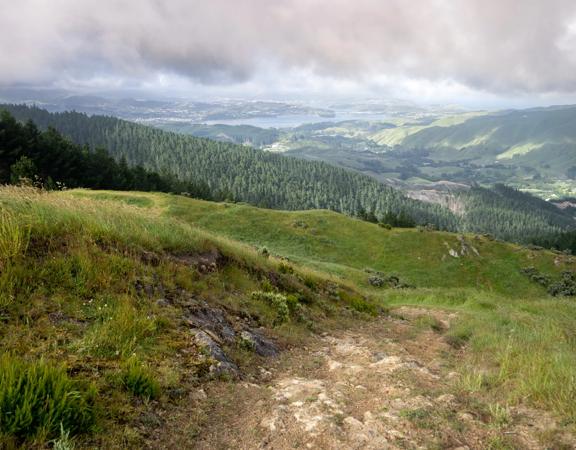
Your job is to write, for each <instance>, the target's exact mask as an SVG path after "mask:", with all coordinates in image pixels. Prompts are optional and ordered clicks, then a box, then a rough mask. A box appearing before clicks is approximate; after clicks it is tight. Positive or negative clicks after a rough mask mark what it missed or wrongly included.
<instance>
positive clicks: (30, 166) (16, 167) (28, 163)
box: [10, 156, 38, 184]
mask: <svg viewBox="0 0 576 450" xmlns="http://www.w3.org/2000/svg"><path fill="white" fill-rule="evenodd" d="M37 173H38V168H37V167H36V164H34V161H32V160H31V159H30V158H28V157H27V156H22V157H20V159H19V160H18V161H16V162H15V163H14V164H12V165H11V166H10V182H11V183H12V184H18V183H19V182H21V181H23V180H29V181H33V180H34V178H35V177H36V175H37Z"/></svg>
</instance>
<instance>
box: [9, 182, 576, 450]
mask: <svg viewBox="0 0 576 450" xmlns="http://www.w3.org/2000/svg"><path fill="white" fill-rule="evenodd" d="M233 238H234V239H233ZM240 240H242V241H244V243H242V242H240ZM247 244H249V245H247ZM254 246H256V247H257V248H254ZM263 246H267V248H268V251H267V252H264V251H263V250H262V247H263ZM477 252H478V253H477ZM270 253H272V255H270ZM274 254H277V255H278V256H274ZM454 255H456V256H457V257H456V256H454ZM286 257H289V259H286ZM525 265H530V266H533V267H534V268H535V269H533V272H532V273H534V270H535V271H536V273H540V275H541V276H546V275H547V276H549V277H551V278H552V279H557V278H559V277H560V272H561V271H563V270H566V269H569V270H572V271H573V270H574V267H575V263H574V260H573V259H572V258H570V257H568V256H566V255H561V254H557V253H552V252H547V251H531V250H527V249H524V248H521V247H517V246H513V245H510V244H505V243H500V242H494V241H490V240H487V239H484V238H480V239H478V240H477V239H475V238H474V237H473V236H465V237H463V238H459V237H458V236H456V235H451V234H449V233H438V232H417V231H415V230H383V229H381V228H378V227H377V226H375V225H372V224H369V223H365V222H361V221H358V220H354V219H351V218H348V217H345V216H342V215H339V214H336V213H333V212H329V211H304V212H298V211H296V212H282V211H270V210H260V209H258V208H253V207H249V206H246V205H230V204H216V203H210V202H204V201H197V200H191V199H186V198H183V197H178V196H172V195H167V194H150V193H125V192H124V193H122V192H112V191H110V192H91V191H86V190H83V191H67V192H51V193H47V192H43V191H37V190H34V189H28V188H26V189H23V188H10V187H2V188H0V320H1V321H2V327H1V328H0V348H1V349H2V351H1V354H0V368H1V370H0V409H1V410H2V412H3V414H2V415H0V446H4V447H8V448H11V447H16V446H17V445H24V446H26V447H33V446H37V447H42V446H47V445H58V446H60V447H62V446H67V447H70V446H71V444H70V440H71V438H72V437H73V439H74V444H75V446H76V448H95V447H96V448H134V449H136V448H138V449H140V448H159V447H168V448H182V447H190V446H193V447H195V448H214V447H215V446H219V447H230V446H238V445H241V446H244V447H246V448H254V447H258V446H261V445H265V444H266V443H271V444H272V445H273V446H274V447H275V448H280V449H284V448H294V447H295V446H298V445H301V444H302V445H303V443H304V442H313V443H314V444H315V445H318V446H319V447H321V446H322V445H326V444H327V443H329V444H330V445H333V446H334V447H340V448H342V447H349V446H350V445H352V443H357V442H359V440H360V441H361V442H364V443H365V444H366V446H368V447H369V446H375V447H377V446H378V445H380V446H381V445H382V444H383V443H386V444H387V445H392V446H396V447H400V446H405V445H406V443H410V445H413V446H423V445H430V443H433V444H434V445H436V446H438V447H454V446H455V445H468V446H475V445H476V446H479V447H481V448H489V447H491V446H492V447H494V446H497V445H499V446H500V447H502V446H504V445H505V446H508V447H510V446H512V447H513V448H514V447H516V448H543V447H552V448H562V447H561V446H570V445H572V444H573V443H574V442H575V441H574V437H573V434H572V432H573V425H571V424H573V423H574V421H576V410H575V409H574V402H573V401H572V400H573V396H574V384H573V383H572V382H571V380H573V379H574V376H575V375H576V365H575V363H574V361H575V359H574V345H573V330H574V317H576V314H575V312H576V311H575V308H576V304H575V303H574V301H573V300H572V299H562V298H552V297H548V296H547V295H546V293H545V290H544V288H543V287H541V285H540V284H538V283H536V282H534V281H531V280H530V278H529V277H528V276H525V275H523V274H520V273H519V272H520V269H522V268H523V267H524V266H525ZM365 267H370V268H372V271H370V272H365V271H364V270H363V269H364V268H365ZM392 270H395V271H396V272H397V274H398V277H399V278H400V280H401V281H406V282H409V283H411V284H414V285H416V286H417V287H416V288H407V287H406V286H405V285H402V284H401V283H398V282H396V281H394V280H393V279H390V278H387V277H388V276H389V275H390V274H391V271H392ZM379 271H383V272H384V273H383V274H381V273H379ZM371 277H375V278H373V280H372V281H373V282H372V283H370V282H368V278H371ZM378 278H379V279H382V281H383V282H384V285H383V286H380V287H377V286H376V285H375V284H378V283H374V280H375V279H378ZM401 305H412V306H410V307H406V306H402V307H400V306H401ZM414 305H417V306H414ZM426 308H434V309H430V310H428V309H426ZM387 309H392V311H391V313H390V315H388V314H387V312H386V311H387ZM19 387H22V389H23V390H24V391H25V392H26V396H24V393H23V392H24V391H19ZM48 398H51V399H52V400H54V401H52V402H49V401H47V399H48ZM17 408H19V409H18V410H19V411H21V413H19V414H14V413H13V411H15V410H16V409H17ZM4 412H6V414H4ZM28 417H29V418H30V419H28ZM60 425H61V427H62V431H61V429H60ZM503 436H504V437H503ZM52 439H55V441H52V443H51V444H48V441H50V440H52Z"/></svg>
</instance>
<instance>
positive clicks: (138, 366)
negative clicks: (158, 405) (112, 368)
mask: <svg viewBox="0 0 576 450" xmlns="http://www.w3.org/2000/svg"><path fill="white" fill-rule="evenodd" d="M121 381H122V386H123V387H124V388H125V389H126V390H127V391H129V392H131V393H132V394H133V395H135V396H137V397H142V398H147V399H155V398H157V397H158V396H159V395H160V385H159V383H158V381H156V378H154V375H153V374H151V373H150V371H149V370H148V368H147V367H146V366H144V365H143V364H142V363H141V362H140V361H139V360H138V359H137V358H136V357H131V358H130V359H129V360H128V361H127V362H126V364H125V367H124V370H123V372H122V375H121Z"/></svg>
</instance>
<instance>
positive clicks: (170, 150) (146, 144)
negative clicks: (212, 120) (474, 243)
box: [7, 105, 575, 243]
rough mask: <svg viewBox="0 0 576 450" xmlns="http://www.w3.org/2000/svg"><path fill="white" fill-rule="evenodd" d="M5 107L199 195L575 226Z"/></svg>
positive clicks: (429, 219)
mask: <svg viewBox="0 0 576 450" xmlns="http://www.w3.org/2000/svg"><path fill="white" fill-rule="evenodd" d="M7 109H8V110H10V111H11V112H12V113H13V114H14V115H15V116H16V117H17V118H18V119H20V120H28V119H32V120H33V121H34V122H35V123H37V124H38V125H39V126H40V127H41V128H46V127H55V128H56V129H57V130H59V131H60V132H62V133H63V134H65V135H66V136H69V137H70V138H71V139H72V140H73V141H75V142H76V143H78V144H80V145H84V144H86V145H88V146H89V147H90V148H99V147H101V148H105V149H107V150H108V151H109V152H110V154H111V155H112V156H114V157H115V158H116V159H118V160H125V161H126V162H127V163H128V165H130V166H142V167H144V168H145V169H147V170H152V171H154V172H157V173H159V174H166V176H172V175H174V176H176V177H177V178H178V179H179V180H180V181H182V182H185V183H193V184H194V186H202V187H204V186H205V187H206V189H204V188H202V192H208V193H209V195H208V196H206V195H203V197H208V198H213V199H221V200H234V201H241V202H247V203H250V204H252V205H256V206H260V207H265V208H273V209H285V210H307V209H329V210H333V211H338V212H343V213H346V214H348V215H355V216H359V217H363V218H365V219H366V220H371V221H378V220H380V221H383V222H386V223H391V224H392V225H399V224H400V222H398V221H404V222H405V223H404V225H409V224H410V223H411V222H413V223H415V224H416V225H427V224H432V225H434V226H435V227H436V228H438V229H441V230H448V231H471V232H478V233H490V234H492V235H493V236H495V237H497V238H501V239H505V240H509V241H516V242H525V243H528V242H533V241H535V240H538V241H541V240H542V239H543V238H548V237H549V236H551V235H554V236H556V235H558V234H560V233H562V232H564V231H566V230H570V229H572V228H574V223H575V222H574V219H573V217H572V215H571V211H568V210H561V209H559V208H557V207H556V206H554V205H552V204H550V203H547V202H545V201H543V200H541V199H538V198H536V197H533V196H531V195H528V194H524V193H521V192H519V191H517V190H515V189H510V188H507V187H505V186H496V187H494V188H490V189H488V188H483V187H474V188H472V189H469V190H463V191H456V192H454V193H450V194H449V197H448V200H447V201H444V202H442V201H440V202H439V203H437V204H433V203H427V202H423V201H419V200H415V199H412V198H409V197H407V196H406V195H405V194H404V193H402V192H400V191H399V190H397V189H394V188H392V187H390V186H387V185H385V184H382V183H380V182H378V181H376V180H374V179H373V178H371V177H368V176H365V175H361V174H358V173H355V172H353V171H350V170H344V169H341V168H337V167H333V166H331V165H329V164H326V163H324V162H319V161H305V160H302V159H296V158H291V157H286V156H283V155H279V154H274V153H270V152H262V151H260V150H257V149H253V148H251V147H247V146H241V145H236V144H232V143H225V142H217V141H213V140H209V139H204V138H198V137H194V136H185V135H180V134H177V133H171V132H166V131H162V130H158V129H155V128H151V127H147V126H143V125H139V124H135V123H132V122H128V121H124V120H120V119H116V118H113V117H104V116H92V117H89V116H87V115H84V114H80V113H75V112H67V113H49V112H47V111H44V110H41V109H38V108H30V107H26V106H14V105H8V106H7ZM75 185H76V186H78V185H80V186H82V185H81V184H75ZM192 192H194V190H193V191H192ZM400 218H402V219H400ZM406 218H408V219H409V220H407V221H406V220H405V219H406Z"/></svg>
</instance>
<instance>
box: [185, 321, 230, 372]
mask: <svg viewBox="0 0 576 450" xmlns="http://www.w3.org/2000/svg"><path fill="white" fill-rule="evenodd" d="M194 341H195V343H196V345H198V346H199V347H201V348H202V349H204V351H205V352H206V353H207V354H208V355H209V356H210V357H211V358H212V359H213V360H214V361H215V362H214V364H212V365H211V366H210V373H211V374H212V375H215V376H221V375H229V376H232V377H234V378H237V377H239V376H240V369H239V368H238V366H237V365H236V364H235V363H234V361H232V360H231V359H230V358H228V356H227V355H226V353H224V351H223V350H222V348H221V347H220V346H219V345H218V344H217V343H216V342H215V341H214V339H212V337H210V335H209V334H208V333H206V332H205V331H203V330H194Z"/></svg>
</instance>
